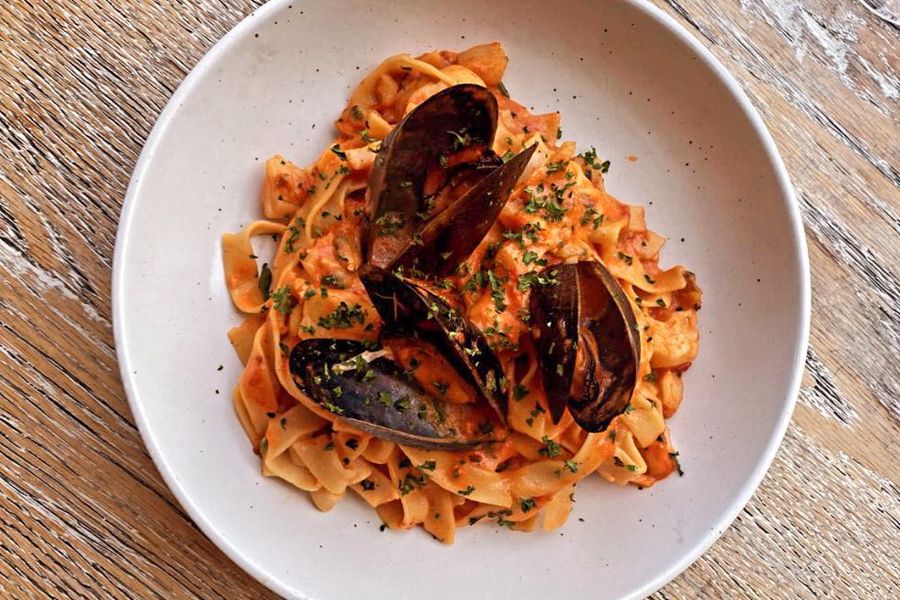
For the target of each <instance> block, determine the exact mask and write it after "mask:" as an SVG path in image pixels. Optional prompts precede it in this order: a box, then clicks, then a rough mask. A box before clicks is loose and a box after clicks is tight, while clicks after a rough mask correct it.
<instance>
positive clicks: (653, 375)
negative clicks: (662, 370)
mask: <svg viewBox="0 0 900 600" xmlns="http://www.w3.org/2000/svg"><path fill="white" fill-rule="evenodd" d="M644 381H656V372H655V371H650V372H649V373H647V374H646V375H644Z"/></svg>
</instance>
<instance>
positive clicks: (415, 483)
mask: <svg viewBox="0 0 900 600" xmlns="http://www.w3.org/2000/svg"><path fill="white" fill-rule="evenodd" d="M427 482H428V476H427V475H426V474H425V473H421V474H420V475H418V476H416V475H413V474H412V473H407V474H406V475H405V476H404V477H403V481H401V482H400V485H399V486H398V488H399V489H400V495H401V496H405V495H407V494H408V493H410V492H411V491H413V490H414V489H416V488H420V487H422V486H424V485H425V484H426V483H427Z"/></svg>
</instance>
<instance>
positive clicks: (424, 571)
mask: <svg viewBox="0 0 900 600" xmlns="http://www.w3.org/2000/svg"><path fill="white" fill-rule="evenodd" d="M351 4H352V6H351ZM491 40H500V41H502V42H503V43H504V44H505V46H506V48H507V51H508V53H509V55H510V57H511V63H510V67H509V70H508V72H507V77H506V79H505V81H506V84H507V87H508V88H509V89H510V90H511V91H512V93H513V96H514V97H515V98H517V99H519V100H520V101H523V102H525V103H526V104H528V105H529V106H533V107H534V108H535V109H536V110H537V111H538V112H544V111H547V110H556V109H559V110H560V111H562V115H563V121H562V127H563V132H564V138H565V139H575V140H577V141H578V142H579V144H580V145H581V146H582V147H586V146H588V145H596V146H597V148H598V150H599V151H600V153H601V155H602V156H606V157H608V158H611V159H612V163H613V164H612V170H611V172H610V175H609V177H608V180H607V184H608V188H609V189H610V190H611V191H612V192H613V193H614V194H616V195H617V196H619V197H620V198H621V199H623V200H625V201H628V202H631V203H644V204H646V205H647V207H648V223H649V225H650V227H651V228H653V229H655V230H656V231H659V232H661V233H663V234H664V235H668V236H669V237H670V243H669V245H668V247H667V248H665V249H664V252H663V260H662V263H663V264H664V265H669V264H674V263H684V264H686V265H688V266H689V267H690V268H691V269H692V270H694V271H695V272H696V273H697V274H698V277H699V281H700V283H701V285H702V286H703V288H704V292H705V296H704V300H705V302H704V308H703V310H702V312H701V313H700V321H701V330H702V336H703V337H702V342H701V353H700V357H699V360H698V361H697V362H696V364H695V365H694V367H693V368H692V369H691V371H690V373H689V374H688V376H687V384H686V398H685V401H684V403H683V405H682V408H681V410H680V412H679V413H678V415H677V416H676V417H675V418H674V419H672V421H671V423H670V424H671V426H672V429H673V434H674V438H675V440H676V443H677V444H678V447H679V449H680V451H681V459H682V464H683V466H684V469H685V471H686V475H685V477H683V478H678V477H674V478H670V479H669V480H667V481H665V482H663V483H662V484H660V485H657V486H656V487H654V488H652V489H650V490H645V491H638V490H636V489H634V488H617V487H613V486H611V485H606V484H603V483H602V482H600V481H599V480H597V481H591V482H586V483H584V484H582V485H581V486H579V492H578V495H577V504H576V508H575V511H574V513H573V515H572V517H571V519H570V520H569V522H568V524H567V525H566V526H565V527H564V528H563V529H562V530H561V532H557V533H553V534H545V533H533V534H529V535H524V534H517V533H513V532H508V531H506V530H502V531H498V530H497V529H495V528H492V527H489V526H484V527H474V528H467V529H465V530H463V531H461V534H460V535H459V536H458V538H457V543H456V545H455V546H452V547H445V546H442V545H440V544H438V543H436V542H434V541H433V540H432V539H431V538H430V537H429V536H428V535H426V534H425V533H424V532H422V531H412V532H407V533H391V532H384V533H382V532H380V531H379V529H378V524H379V523H378V519H377V517H376V516H375V515H374V513H373V512H372V511H371V510H370V509H369V508H368V507H367V506H364V505H363V504H362V503H361V502H358V501H356V499H348V500H347V501H344V502H342V503H341V504H339V505H338V507H337V508H336V509H335V510H334V511H333V512H332V513H330V514H323V513H320V512H318V511H316V510H315V509H314V508H313V507H312V506H311V504H310V502H309V501H308V500H307V499H306V496H305V494H302V493H300V492H297V491H295V490H293V489H291V488H289V487H288V486H286V485H283V484H281V483H280V482H278V481H276V480H273V479H263V478H262V477H261V476H260V474H259V462H258V460H257V458H256V457H255V456H254V455H253V454H252V452H251V450H250V448H249V446H248V444H247V441H246V439H245V437H244V434H243V432H242V431H241V429H240V426H239V425H238V422H237V420H236V419H235V416H234V414H233V411H232V408H231V403H230V400H229V392H230V388H231V386H232V385H233V383H234V381H235V379H236V377H237V374H238V372H239V366H240V365H239V362H238V361H237V359H236V358H235V357H234V356H233V353H232V350H231V348H230V346H229V344H228V342H227V340H226V338H225V331H226V329H227V328H228V327H229V326H231V324H232V323H235V322H236V321H237V315H236V314H235V312H234V311H233V310H232V308H231V305H230V303H229V300H228V296H227V293H226V290H225V287H224V283H223V276H222V268H221V265H220V248H219V237H220V235H221V233H222V232H224V231H235V230H237V229H238V227H239V226H241V225H242V224H245V223H247V222H249V221H250V220H251V219H253V218H254V217H255V216H256V215H257V214H258V206H257V203H256V198H257V193H258V187H259V184H260V181H261V177H262V165H263V161H264V160H265V158H266V157H268V156H269V155H271V154H274V153H276V152H281V153H283V154H285V155H286V156H289V157H290V158H292V159H293V160H295V161H296V162H298V163H301V164H303V163H308V162H310V161H312V160H313V159H314V158H315V156H316V154H317V153H318V152H319V151H320V149H321V148H322V147H324V145H325V143H326V142H327V141H328V140H329V139H330V137H331V135H332V129H331V126H330V123H331V121H332V120H333V119H334V118H336V117H337V115H338V114H339V111H340V109H341V107H342V106H343V103H344V101H345V98H346V96H347V94H348V92H349V90H350V89H351V87H352V86H354V85H355V84H356V82H357V81H358V79H359V78H360V77H361V76H362V75H363V74H364V73H365V72H366V71H368V69H370V68H371V67H373V66H374V65H375V64H377V63H378V62H379V61H380V60H381V59H382V58H384V57H386V56H388V55H390V54H394V53H396V52H402V51H409V52H412V53H418V52H421V51H425V50H427V49H430V48H434V47H436V48H456V49H462V48H465V47H467V46H469V45H472V44H475V43H479V42H483V41H491ZM629 155H635V156H637V157H638V161H637V162H630V161H628V160H625V157H626V156H629ZM113 308H114V317H115V319H114V320H115V334H116V342H117V348H118V354H119V361H120V364H121V370H122V378H123V380H124V382H125V388H126V390H127V393H128V397H129V399H130V402H131V408H132V411H133V412H134V415H135V419H136V420H137V423H138V425H139V426H140V430H141V433H142V435H143V436H144V440H145V442H146V444H147V447H148V449H149V450H150V453H151V454H152V456H153V458H154V460H155V461H156V464H157V465H158V467H159V470H160V472H161V473H162V475H163V477H164V478H165V480H166V482H167V483H168V484H169V487H170V488H171V489H172V491H173V492H174V494H175V495H176V496H177V498H178V500H179V501H180V502H181V504H182V505H183V506H184V507H185V509H186V510H187V511H188V513H189V514H190V515H191V516H192V518H193V519H194V520H195V521H196V522H197V524H198V525H199V526H200V528H201V529H202V530H203V531H204V532H205V533H206V534H207V535H208V536H209V537H210V538H211V539H212V540H213V541H214V542H215V543H216V544H217V545H219V546H220V547H221V548H222V549H223V550H224V551H225V552H226V553H227V554H228V555H229V556H230V557H231V558H232V559H234V560H235V561H236V562H237V563H238V564H240V565H241V566H242V567H244V568H245V569H246V570H247V571H248V572H250V573H251V574H252V575H254V576H255V577H257V578H258V579H259V580H260V581H262V582H263V583H264V584H265V585H267V586H269V587H270V588H272V589H273V590H275V591H277V592H279V593H281V594H283V595H286V596H292V597H309V598H316V599H321V600H327V599H351V598H373V597H391V598H395V599H401V598H424V597H427V598H467V597H468V598H482V597H521V598H526V597H544V598H547V597H565V596H576V595H578V596H585V597H595V598H636V597H640V596H643V595H644V594H647V593H649V592H652V591H653V590H655V589H657V588H658V587H660V586H662V585H663V584H664V583H665V582H667V581H668V580H669V579H671V578H672V577H674V576H675V575H676V574H678V573H679V572H680V571H682V570H683V569H684V568H686V567H687V566H688V565H689V564H690V563H691V562H692V561H693V560H694V559H696V558H697V557H698V556H699V555H700V554H701V553H702V552H703V551H704V550H705V549H706V548H707V547H708V546H709V545H710V544H711V543H712V542H713V541H714V540H715V539H716V537H717V536H718V535H720V534H721V533H722V532H723V531H724V529H725V528H727V527H728V524H729V523H730V522H731V521H732V519H734V517H735V516H736V515H737V513H738V511H739V510H740V509H741V508H742V507H743V505H744V504H745V503H746V502H747V500H748V499H749V498H750V496H751V494H752V493H753V491H754V490H755V489H756V487H757V485H758V484H759V482H760V480H761V479H762V476H763V474H764V473H765V471H766V469H767V467H768V466H769V464H770V462H771V460H772V457H773V455H774V453H775V451H776V449H777V447H778V444H779V442H780V440H781V438H782V435H783V434H784V430H785V428H786V426H787V423H788V420H789V418H790V414H791V410H792V407H793V402H794V398H795V395H796V392H797V388H798V386H799V381H800V373H801V369H802V365H803V359H804V355H805V348H806V338H807V330H808V318H809V274H808V265H807V257H806V247H805V243H804V237H803V232H802V229H801V225H800V219H799V215H798V211H797V207H796V203H795V201H794V199H793V195H792V191H791V187H790V183H789V181H788V177H787V175H786V173H785V170H784V166H783V165H782V162H781V159H780V158H779V156H778V153H777V151H776V149H775V147H774V145H773V143H772V140H771V138H770V136H769V134H768V133H767V131H766V129H765V127H764V126H763V124H762V122H761V121H760V119H759V117H758V116H757V114H756V112H755V111H754V110H753V108H752V107H751V106H750V104H749V102H748V100H747V98H746V97H745V96H744V94H743V93H742V92H741V91H740V89H739V88H738V86H737V84H736V83H735V81H734V80H733V79H732V78H731V77H730V76H729V75H728V74H727V73H726V72H725V71H724V69H723V68H722V66H721V65H720V64H719V63H718V62H716V60H715V59H714V58H713V57H712V56H711V55H710V54H709V53H708V52H707V51H706V50H705V49H703V48H702V47H701V46H700V45H699V44H698V43H697V42H696V41H694V39H693V38H692V37H691V36H690V35H688V34H686V33H685V32H684V31H683V30H681V29H680V28H679V26H678V25H676V24H675V23H674V22H673V21H672V20H671V19H669V18H668V17H667V16H665V15H664V14H663V13H662V12H660V11H659V10H657V9H655V8H653V7H652V6H650V5H648V4H645V3H643V2H640V1H621V2H603V3H580V2H579V3H573V4H572V5H571V6H568V7H566V8H559V7H558V6H557V5H556V4H555V3H553V6H551V4H550V3H541V2H531V1H528V2H521V1H520V2H516V3H505V2H502V1H500V2H491V3H485V2H478V1H475V0H454V1H453V2H427V3H419V2H411V1H405V0H404V1H395V2H391V3H377V4H376V3H375V2H369V1H367V2H353V3H350V2H335V1H329V2H324V1H323V2H303V3H300V2H291V0H282V1H275V2H272V3H270V4H268V5H266V6H265V7H263V8H261V9H260V10H258V11H257V12H256V13H255V14H254V15H252V16H251V17H249V18H248V19H247V20H245V21H244V22H242V23H241V24H240V25H239V26H238V27H236V28H235V29H234V31H232V32H231V33H230V34H228V35H227V36H226V37H225V38H224V39H223V40H222V41H221V42H220V43H219V44H217V45H216V46H215V48H213V49H212V50H211V51H210V52H209V54H207V56H206V57H205V58H204V59H203V60H202V61H201V62H200V64H198V65H197V67H196V68H195V69H194V70H193V72H192V73H191V74H190V75H189V76H188V78H187V79H186V80H185V81H184V83H183V84H182V85H181V87H180V88H179V89H178V91H177V92H176V93H175V95H174V96H173V98H172V100H171V102H170V103H169V105H168V106H167V107H166V109H165V111H164V112H163V114H162V116H161V117H160V119H159V121H158V123H157V125H156V127H155V128H154V130H153V132H152V134H151V135H150V138H149V140H148V141H147V145H146V147H145V148H144V152H143V154H142V155H141V158H140V161H139V162H138V165H137V167H136V169H135V173H134V177H133V179H132V182H131V186H130V188H129V190H128V195H127V198H126V201H125V205H124V208H123V211H122V218H121V223H120V228H119V234H118V239H117V243H116V255H115V265H114V273H113ZM219 365H224V369H223V370H221V371H219V370H218V367H219ZM592 479H593V478H592ZM582 519H583V521H582Z"/></svg>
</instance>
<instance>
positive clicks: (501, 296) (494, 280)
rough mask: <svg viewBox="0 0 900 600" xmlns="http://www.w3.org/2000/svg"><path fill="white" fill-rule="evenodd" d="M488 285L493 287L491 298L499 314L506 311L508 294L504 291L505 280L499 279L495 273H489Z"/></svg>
mask: <svg viewBox="0 0 900 600" xmlns="http://www.w3.org/2000/svg"><path fill="white" fill-rule="evenodd" d="M487 278H488V283H489V284H490V286H491V298H493V300H494V308H495V309H496V310H497V312H498V313H502V312H503V311H504V310H506V292H504V290H503V281H504V279H502V278H500V277H498V276H497V275H496V274H495V273H494V272H493V271H487Z"/></svg>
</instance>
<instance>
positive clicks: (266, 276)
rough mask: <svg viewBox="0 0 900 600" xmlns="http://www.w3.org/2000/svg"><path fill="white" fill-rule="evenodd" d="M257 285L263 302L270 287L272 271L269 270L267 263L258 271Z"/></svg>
mask: <svg viewBox="0 0 900 600" xmlns="http://www.w3.org/2000/svg"><path fill="white" fill-rule="evenodd" d="M257 285H258V286H259V291H261V292H262V295H263V300H268V299H269V294H270V288H271V287H272V270H271V269H269V263H263V266H262V269H260V271H259V281H258V283H257Z"/></svg>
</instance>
